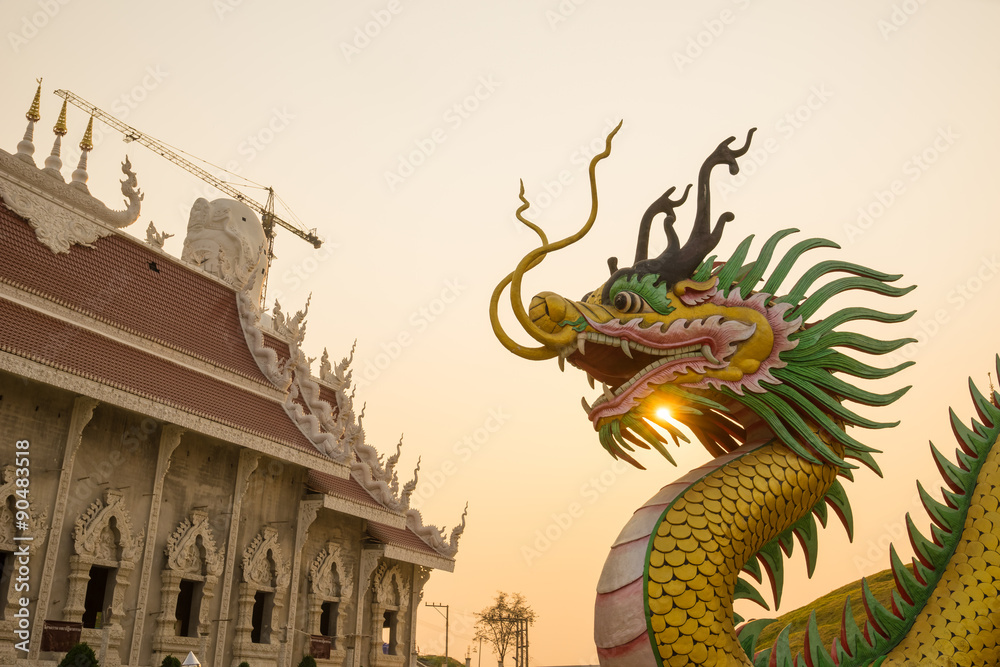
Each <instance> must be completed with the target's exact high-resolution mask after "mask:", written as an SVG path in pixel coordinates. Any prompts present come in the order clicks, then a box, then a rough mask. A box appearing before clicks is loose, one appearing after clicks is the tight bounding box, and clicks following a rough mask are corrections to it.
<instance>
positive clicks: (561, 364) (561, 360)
mask: <svg viewBox="0 0 1000 667" xmlns="http://www.w3.org/2000/svg"><path fill="white" fill-rule="evenodd" d="M559 370H561V371H562V372H563V373H565V372H566V357H564V356H562V355H561V354H560V355H559Z"/></svg>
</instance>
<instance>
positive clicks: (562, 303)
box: [545, 294, 566, 322]
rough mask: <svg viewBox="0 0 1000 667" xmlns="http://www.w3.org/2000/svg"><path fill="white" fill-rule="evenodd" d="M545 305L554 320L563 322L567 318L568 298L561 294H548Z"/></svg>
mask: <svg viewBox="0 0 1000 667" xmlns="http://www.w3.org/2000/svg"><path fill="white" fill-rule="evenodd" d="M545 307H546V309H547V310H548V313H549V317H551V318H552V320H553V321H555V322H562V321H563V320H564V319H566V300H565V299H563V298H562V297H561V296H556V295H554V294H551V295H549V296H546V297H545Z"/></svg>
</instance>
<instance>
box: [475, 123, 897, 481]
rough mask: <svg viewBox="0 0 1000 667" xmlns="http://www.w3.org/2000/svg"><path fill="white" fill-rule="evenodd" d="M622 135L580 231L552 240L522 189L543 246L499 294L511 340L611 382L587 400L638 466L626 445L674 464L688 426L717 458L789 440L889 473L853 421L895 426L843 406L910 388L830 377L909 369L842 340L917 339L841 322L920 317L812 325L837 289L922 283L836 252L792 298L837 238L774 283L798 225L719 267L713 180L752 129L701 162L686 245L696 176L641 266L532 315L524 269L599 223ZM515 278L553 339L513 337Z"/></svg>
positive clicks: (850, 313) (603, 435) (654, 210)
mask: <svg viewBox="0 0 1000 667" xmlns="http://www.w3.org/2000/svg"><path fill="white" fill-rule="evenodd" d="M619 127H620V126H619ZM616 132H617V128H616V129H615V130H614V131H613V132H612V133H611V134H610V135H609V136H608V138H607V142H606V146H605V150H604V152H602V153H601V154H599V155H597V156H595V157H594V159H593V160H592V161H591V164H590V179H591V180H590V182H591V199H592V206H591V214H590V218H589V219H588V220H587V222H586V223H585V224H584V226H583V227H582V228H581V230H580V231H578V232H577V233H576V234H574V235H572V236H569V237H567V238H565V239H562V240H560V241H556V242H552V243H550V242H549V241H548V239H547V238H546V236H545V234H544V232H542V230H541V229H539V228H538V227H537V226H535V225H534V224H533V223H531V222H529V221H528V220H526V219H525V218H524V217H523V215H522V214H523V213H524V211H525V210H527V208H528V206H529V204H528V202H527V200H525V198H524V188H523V185H522V188H521V201H522V205H521V207H520V208H519V209H518V211H517V217H518V219H519V220H521V221H522V222H523V223H524V224H526V225H528V226H529V227H530V228H531V229H533V230H534V231H535V232H536V233H537V234H538V235H539V237H540V239H541V245H540V246H539V247H538V248H536V249H535V250H533V251H531V252H529V253H528V254H527V255H526V256H525V257H524V258H523V259H522V260H521V262H520V263H519V264H518V267H517V268H516V269H515V271H514V272H512V273H511V274H510V275H508V276H507V277H506V278H505V279H504V280H503V281H501V282H500V284H499V285H498V286H497V288H496V290H495V291H494V293H493V299H492V301H491V319H492V322H493V328H494V332H495V333H496V335H497V337H498V338H499V339H500V341H501V342H502V343H503V344H504V346H505V347H507V348H508V349H509V350H511V351H512V352H514V353H515V354H518V355H519V356H522V357H526V358H529V359H550V358H558V361H559V366H560V368H564V367H565V364H566V362H569V364H570V365H572V366H575V367H577V368H579V369H581V370H583V371H585V372H586V373H587V377H588V380H589V381H590V384H591V386H592V387H594V386H596V385H595V383H597V382H599V383H600V384H601V388H602V391H601V394H600V395H599V396H597V398H596V399H595V400H593V401H592V402H589V401H587V399H586V398H584V399H583V407H584V409H585V410H586V412H587V416H588V418H589V419H590V420H591V421H592V422H593V424H594V428H595V429H596V430H597V432H598V434H599V438H600V441H601V444H602V445H603V446H604V447H605V449H607V450H608V451H609V452H610V453H611V454H612V455H613V456H615V457H620V458H623V459H625V460H627V461H629V462H630V463H632V464H633V465H636V466H637V467H642V466H640V465H639V464H638V462H636V460H635V459H634V458H633V457H632V456H631V455H630V454H629V452H631V451H634V447H635V446H638V447H643V448H648V447H649V446H652V447H654V448H656V449H657V450H659V451H660V452H661V453H663V454H664V455H665V456H666V457H667V458H668V459H670V460H671V461H672V458H671V457H670V455H669V453H668V451H667V450H666V448H665V446H664V445H665V441H666V440H667V439H673V441H674V442H675V443H678V444H679V441H680V440H684V441H687V440H688V438H687V436H686V435H685V433H684V431H682V430H681V429H680V428H678V426H679V425H683V426H685V427H686V429H687V431H688V432H690V433H692V434H693V435H694V436H695V438H697V439H698V440H699V441H700V442H701V443H702V445H704V446H705V448H706V449H708V451H709V452H710V453H712V454H713V455H715V456H721V455H724V454H726V453H728V452H731V451H733V450H735V449H736V448H737V447H739V446H740V445H742V444H743V443H744V442H747V441H748V440H749V439H751V438H757V437H765V438H774V437H776V438H778V439H780V440H781V441H782V442H784V443H785V444H786V445H787V446H789V447H790V448H792V449H793V450H795V451H796V453H798V454H799V455H800V456H803V457H805V458H807V459H809V460H812V461H814V462H819V461H825V462H827V463H831V464H834V465H837V466H839V467H841V468H842V469H844V470H845V471H846V470H847V469H848V468H851V467H854V466H853V465H851V464H849V463H847V462H846V461H845V458H854V459H857V460H860V461H862V462H864V463H865V464H867V465H869V466H870V467H872V468H873V469H875V470H876V471H877V470H878V468H877V465H876V464H875V462H874V459H873V458H872V456H871V453H872V452H874V451H875V450H873V449H871V448H869V447H867V446H865V445H863V444H862V443H860V442H858V441H857V440H855V439H854V438H853V437H851V436H850V435H848V434H847V432H846V429H845V428H844V427H845V426H847V425H855V426H865V427H868V428H880V427H884V426H892V425H893V424H885V423H879V422H873V421H871V420H868V419H865V418H863V417H861V416H859V415H857V414H855V413H854V412H853V411H852V410H850V409H848V408H847V407H845V406H844V405H843V403H844V401H845V400H847V401H854V402H859V403H862V404H868V405H884V404H886V403H889V402H892V401H894V400H895V399H896V398H898V397H899V396H901V395H902V394H903V393H904V392H905V391H906V389H902V390H899V391H897V392H893V393H891V394H884V395H883V394H874V393H871V392H868V391H864V390H862V389H860V388H857V387H855V386H853V385H852V384H851V383H849V382H846V381H844V380H843V379H841V378H839V377H838V376H835V375H834V374H833V373H834V372H836V371H841V372H844V373H847V374H852V375H854V376H856V377H862V378H880V377H886V376H888V375H891V374H892V373H895V372H896V371H898V370H901V369H902V368H904V367H906V366H907V365H909V363H910V362H907V363H904V364H901V365H899V366H896V367H894V368H890V369H878V368H874V367H872V366H869V365H867V364H864V363H861V362H859V361H857V360H855V359H854V358H852V357H849V356H847V355H845V354H843V353H841V352H839V351H837V350H836V349H834V348H836V347H838V346H843V345H845V344H848V343H849V344H850V346H851V347H852V348H854V349H856V350H860V351H862V352H867V353H872V354H884V353H886V352H890V351H892V350H895V349H897V348H898V347H900V346H902V345H904V344H906V343H907V342H909V341H910V339H901V340H895V341H878V340H875V339H871V338H867V337H865V336H861V335H859V334H853V333H852V334H850V335H848V336H846V337H845V334H844V332H838V331H835V330H834V327H836V326H837V325H839V324H841V323H843V322H846V321H850V320H857V319H869V320H876V321H879V322H898V321H903V320H905V319H907V318H908V317H910V316H911V315H912V313H907V314H903V315H889V314H886V313H882V312H879V311H874V310H870V309H865V308H848V309H846V310H841V311H838V312H836V313H834V314H833V315H829V316H827V317H826V318H825V319H823V320H821V321H818V322H807V320H808V319H809V318H810V317H811V316H812V315H814V314H815V313H816V311H817V309H818V308H819V307H820V306H822V305H823V304H824V303H826V302H827V301H828V300H829V299H830V297H832V296H834V295H835V294H838V293H839V292H841V291H844V290H847V289H865V290H870V291H874V292H877V293H880V294H884V295H888V296H900V295H902V294H905V293H906V292H908V291H909V290H910V289H912V287H911V288H898V287H893V286H891V285H889V284H888V283H889V282H892V281H894V280H897V279H898V278H900V276H898V275H888V274H884V273H881V272H878V271H873V270H871V269H867V268H865V267H861V266H858V265H855V264H851V263H847V262H841V261H827V262H821V263H820V264H818V265H816V266H815V267H813V268H812V269H809V270H807V271H806V272H805V273H804V274H803V276H802V277H801V278H800V279H799V280H798V281H797V282H796V283H795V284H794V286H793V287H792V288H791V290H790V291H788V292H787V293H782V292H780V291H779V289H780V286H781V283H782V281H783V280H784V278H786V277H787V276H788V275H789V272H790V271H791V269H792V266H793V264H794V263H795V262H796V260H797V259H798V258H799V257H800V256H801V255H802V254H803V253H804V252H805V251H807V250H809V249H811V248H817V247H837V246H836V244H835V243H832V242H830V241H826V240H823V239H807V240H805V241H801V242H799V243H798V244H796V245H794V246H793V247H792V248H791V249H789V250H788V252H787V253H785V255H784V256H783V257H782V258H781V259H780V260H779V261H778V263H777V266H776V267H775V268H774V270H773V271H771V273H770V275H768V276H767V278H766V280H765V276H764V274H765V272H766V271H767V268H768V265H769V264H770V262H771V259H772V257H773V256H774V254H775V249H776V247H777V245H778V243H779V242H780V241H781V239H783V238H784V237H785V236H787V235H789V234H791V233H794V232H796V231H798V230H794V229H788V230H783V231H780V232H778V233H776V234H774V235H773V236H772V237H771V238H769V239H768V240H767V241H766V242H765V243H764V244H763V246H762V247H761V249H760V251H759V254H758V257H757V259H756V260H755V261H752V262H746V258H747V253H748V251H749V249H750V245H751V242H752V239H753V237H752V236H750V237H749V238H747V239H745V240H744V241H743V242H742V243H741V244H740V245H739V246H738V247H737V249H736V251H735V252H734V254H733V255H732V257H730V258H729V260H727V261H724V262H717V261H715V257H714V256H709V253H711V252H712V250H713V249H714V248H715V247H716V245H718V243H719V241H720V239H721V237H722V232H723V229H724V227H725V225H726V223H727V222H729V221H731V220H732V219H733V217H734V216H733V214H732V213H729V212H726V213H723V214H722V215H721V216H720V217H719V218H718V220H717V221H716V223H715V225H714V227H713V226H712V224H711V221H710V210H709V209H710V188H709V177H710V175H711V172H712V169H713V168H714V167H716V166H718V165H722V164H725V165H728V166H729V171H730V173H731V174H736V173H738V172H739V166H738V164H737V158H739V157H741V156H742V155H744V154H745V153H746V152H747V150H748V149H749V145H750V140H751V138H752V136H753V132H754V130H753V129H751V130H750V131H749V132H748V133H747V137H746V141H745V142H744V145H743V146H742V147H740V148H732V147H731V144H732V143H733V142H734V141H735V137H730V138H729V139H727V140H725V141H723V142H722V143H721V144H719V146H718V147H717V148H716V149H715V150H714V151H713V152H712V153H711V155H709V157H708V158H707V159H706V160H705V162H704V164H703V165H702V167H701V170H700V171H699V175H698V188H697V200H698V201H697V212H696V214H695V219H694V225H693V228H692V231H691V233H690V236H689V238H688V240H687V242H686V243H685V244H684V245H683V246H682V245H681V244H680V242H679V239H678V235H677V232H676V231H675V229H674V223H675V221H676V215H675V212H674V211H675V209H676V208H677V207H679V206H680V205H681V204H683V203H684V201H685V200H686V199H687V196H688V194H689V192H690V189H691V186H690V185H689V186H688V187H687V188H686V189H685V191H684V193H683V195H681V196H680V197H679V198H677V199H672V198H671V197H672V196H673V193H674V191H675V189H674V188H670V189H669V190H667V191H666V192H665V193H664V194H663V195H661V196H660V197H659V198H658V199H657V200H656V201H654V202H653V203H652V204H651V205H650V206H649V208H648V209H647V210H646V212H645V214H644V215H643V216H642V219H641V222H640V224H639V238H638V244H637V248H636V253H635V260H634V262H633V263H632V266H629V267H626V268H619V267H618V261H617V259H616V258H614V257H612V258H610V259H609V260H608V266H609V268H610V270H611V276H610V278H608V280H606V281H605V282H604V283H603V284H601V285H600V286H599V287H597V288H596V289H594V290H593V291H592V292H590V293H588V294H586V295H585V296H584V297H583V299H582V300H579V301H574V300H571V299H567V298H564V297H562V296H560V295H558V294H554V293H552V292H542V293H540V294H538V295H536V296H535V297H534V298H532V299H531V302H530V304H529V306H528V308H527V309H525V308H524V306H523V302H522V299H521V280H522V278H523V275H524V273H525V272H526V271H528V270H529V269H531V268H532V267H534V266H536V265H537V264H538V263H539V262H541V261H542V259H544V257H545V256H546V255H547V254H548V253H550V252H552V251H554V250H558V249H560V248H564V247H566V246H567V245H570V244H572V243H575V242H576V241H577V240H579V239H580V238H582V237H583V236H584V235H585V234H586V233H587V232H588V231H589V230H590V228H591V226H592V225H593V224H594V221H595V219H596V213H597V190H596V184H595V168H596V165H597V163H598V162H599V161H600V160H602V159H603V158H605V157H607V156H608V155H609V154H610V148H611V139H612V138H613V136H614V134H615V133H616ZM660 214H663V215H664V219H663V226H664V231H665V233H666V237H667V247H666V249H665V250H664V251H663V252H662V253H661V254H660V255H659V256H657V257H654V258H650V257H648V246H649V232H650V228H651V226H652V222H653V220H654V219H655V218H656V216H658V215H660ZM833 272H842V273H848V274H853V275H851V276H849V277H845V278H840V279H837V280H833V281H830V282H829V283H827V284H825V285H823V286H822V287H820V288H818V289H816V290H815V292H814V293H813V294H807V292H808V291H809V289H810V288H811V287H812V285H813V284H814V283H815V281H816V280H817V279H818V278H820V277H822V276H824V275H826V274H829V273H833ZM761 281H764V284H763V285H760V284H759V283H760V282H761ZM508 285H510V287H511V305H512V307H513V310H514V313H515V315H516V316H517V319H518V321H519V323H520V324H521V325H522V326H523V327H524V329H525V331H526V332H527V333H528V334H529V335H531V336H532V337H533V338H534V339H535V340H537V341H538V342H539V343H541V346H540V347H535V348H526V347H524V346H522V345H520V344H518V343H516V342H514V341H513V339H511V338H510V337H509V336H508V335H507V334H506V332H504V331H503V329H502V327H501V325H500V323H499V319H498V317H497V308H498V304H499V300H500V296H501V294H502V292H503V290H504V289H505V288H506V287H507V286H508ZM664 434H666V435H664Z"/></svg>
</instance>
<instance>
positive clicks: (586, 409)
mask: <svg viewBox="0 0 1000 667" xmlns="http://www.w3.org/2000/svg"><path fill="white" fill-rule="evenodd" d="M580 403H582V404H583V410H584V412H586V413H587V414H588V415H589V414H590V412H591V410H593V408H592V407H590V404H589V403H587V397H586V396H581V397H580Z"/></svg>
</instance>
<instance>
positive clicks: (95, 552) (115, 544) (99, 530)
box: [73, 489, 144, 563]
mask: <svg viewBox="0 0 1000 667" xmlns="http://www.w3.org/2000/svg"><path fill="white" fill-rule="evenodd" d="M143 541H144V539H143V531H140V532H139V533H138V534H136V533H135V531H134V530H133V529H132V518H131V515H130V514H129V512H128V509H127V508H126V507H125V502H124V495H123V494H122V492H121V491H120V490H118V489H107V490H106V491H105V492H104V501H103V502H102V501H101V500H100V499H98V500H95V501H94V503H93V504H92V505H91V506H90V507H89V508H88V509H87V511H86V512H84V513H83V514H82V515H80V517H79V518H78V519H77V520H76V527H75V529H74V530H73V548H74V550H75V552H76V554H77V555H79V556H82V557H84V558H87V559H89V560H93V561H105V562H108V561H110V562H129V563H131V562H133V561H134V560H135V556H136V552H137V550H138V547H139V545H140V544H142V543H143Z"/></svg>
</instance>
